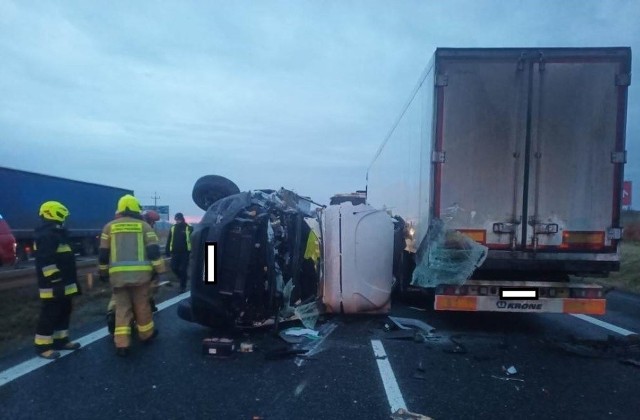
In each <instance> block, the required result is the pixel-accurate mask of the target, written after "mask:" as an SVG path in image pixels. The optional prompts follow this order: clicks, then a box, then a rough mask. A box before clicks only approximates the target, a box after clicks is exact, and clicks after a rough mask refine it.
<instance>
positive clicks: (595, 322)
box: [569, 314, 637, 335]
mask: <svg viewBox="0 0 640 420" xmlns="http://www.w3.org/2000/svg"><path fill="white" fill-rule="evenodd" d="M569 315H571V316H574V317H576V318H578V319H581V320H583V321H587V322H590V323H592V324H593V325H597V326H598V327H602V328H606V329H607V330H609V331H613V332H615V333H618V334H620V335H633V334H637V333H635V332H633V331H629V330H625V329H624V328H621V327H617V326H615V325H613V324H609V323H608V322H604V321H602V320H600V319H597V318H593V317H591V316H589V315H584V314H569Z"/></svg>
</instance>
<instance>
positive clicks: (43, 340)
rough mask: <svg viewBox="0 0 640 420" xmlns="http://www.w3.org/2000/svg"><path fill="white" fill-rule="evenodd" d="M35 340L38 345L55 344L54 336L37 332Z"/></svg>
mask: <svg viewBox="0 0 640 420" xmlns="http://www.w3.org/2000/svg"><path fill="white" fill-rule="evenodd" d="M33 341H34V343H35V344H36V345H38V346H43V345H46V344H53V337H51V336H50V335H40V334H36V337H35V338H34V340H33Z"/></svg>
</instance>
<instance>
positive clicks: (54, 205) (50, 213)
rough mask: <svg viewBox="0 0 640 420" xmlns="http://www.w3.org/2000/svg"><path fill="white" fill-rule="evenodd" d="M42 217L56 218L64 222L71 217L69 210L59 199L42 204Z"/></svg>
mask: <svg viewBox="0 0 640 420" xmlns="http://www.w3.org/2000/svg"><path fill="white" fill-rule="evenodd" d="M38 214H39V215H40V217H43V218H44V219H47V220H54V221H56V222H60V223H63V222H64V221H65V219H66V218H67V217H69V214H70V213H69V210H68V209H67V208H66V207H65V206H64V205H63V204H62V203H59V202H57V201H47V202H45V203H42V205H41V206H40V212H39V213H38Z"/></svg>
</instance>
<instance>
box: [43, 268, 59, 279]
mask: <svg viewBox="0 0 640 420" xmlns="http://www.w3.org/2000/svg"><path fill="white" fill-rule="evenodd" d="M59 272H60V270H58V269H57V268H52V269H51V270H42V274H44V276H45V277H51V276H53V275H54V274H58V273H59Z"/></svg>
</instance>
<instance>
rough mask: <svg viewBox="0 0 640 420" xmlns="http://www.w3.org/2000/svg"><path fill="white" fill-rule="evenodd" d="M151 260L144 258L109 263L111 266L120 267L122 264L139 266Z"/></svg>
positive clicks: (148, 263)
mask: <svg viewBox="0 0 640 420" xmlns="http://www.w3.org/2000/svg"><path fill="white" fill-rule="evenodd" d="M150 264H151V262H149V261H147V260H144V261H118V262H114V263H113V264H111V267H122V266H129V267H131V266H136V267H137V266H140V265H150Z"/></svg>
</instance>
